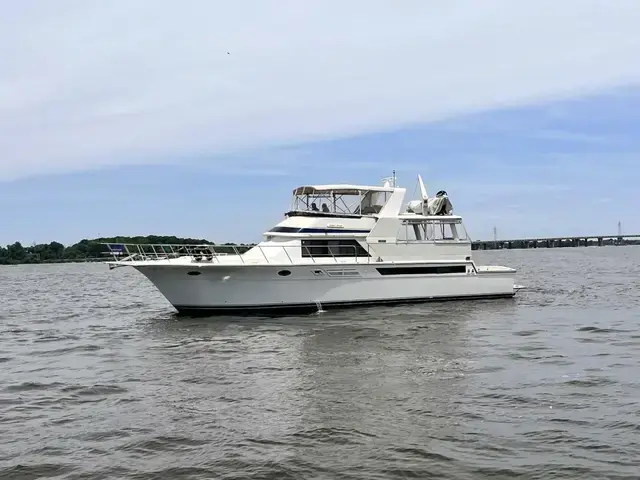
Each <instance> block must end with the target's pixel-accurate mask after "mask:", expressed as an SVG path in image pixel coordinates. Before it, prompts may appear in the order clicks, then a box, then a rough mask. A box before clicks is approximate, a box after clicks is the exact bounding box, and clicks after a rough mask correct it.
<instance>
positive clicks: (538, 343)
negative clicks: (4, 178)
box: [0, 247, 640, 480]
mask: <svg viewBox="0 0 640 480" xmlns="http://www.w3.org/2000/svg"><path fill="white" fill-rule="evenodd" d="M475 253H476V257H478V258H479V259H481V260H482V261H484V262H487V263H494V264H495V263H497V264H505V265H509V266H515V267H517V268H518V269H519V270H520V273H519V278H518V283H521V284H524V285H526V286H527V287H529V288H528V290H527V291H524V292H520V294H519V296H518V297H517V298H516V299H515V300H498V301H475V302H452V303H439V304H438V303H432V304H423V305H411V306H399V307H384V308H362V309H350V310H344V311H335V312H327V313H324V314H320V315H310V316H305V317H288V318H276V319H273V318H271V319H260V318H251V319H243V318H233V317H224V318H214V319H197V320H194V319H186V318H179V317H176V316H175V315H174V313H173V312H174V311H173V309H172V308H171V306H170V305H169V304H168V303H166V301H165V300H164V299H163V297H161V296H160V294H159V293H157V292H156V291H155V290H154V288H153V287H152V285H151V284H149V283H148V282H147V281H146V279H145V278H144V277H143V276H142V275H140V274H138V273H137V272H135V271H134V270H132V269H124V268H123V269H117V270H114V271H109V270H108V269H107V268H106V267H105V266H103V265H97V264H81V265H36V266H16V267H1V266H0V432H1V435H0V478H1V479H5V478H7V479H12V480H19V479H35V478H62V479H81V478H86V479H103V478H121V479H128V478H131V479H156V478H158V479H160V478H168V479H176V480H177V479H187V478H193V479H205V478H206V479H208V478H222V479H274V480H276V479H278V480H281V479H289V478H291V479H334V478H335V479H367V480H375V479H396V478H397V479H401V478H402V479H404V478H420V479H426V478H438V479H474V480H476V479H483V478H505V479H507V478H508V479H514V478H527V479H534V478H539V479H553V478H558V479H572V478H576V479H590V478H598V479H605V478H611V479H632V478H633V479H638V478H640V327H639V324H640V296H639V293H638V292H639V289H640V248H639V247H601V248H598V247H589V248H567V249H548V250H547V249H538V250H512V251H499V252H475Z"/></svg>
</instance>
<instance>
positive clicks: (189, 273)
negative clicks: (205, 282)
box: [187, 271, 202, 277]
mask: <svg viewBox="0 0 640 480" xmlns="http://www.w3.org/2000/svg"><path fill="white" fill-rule="evenodd" d="M201 273H202V272H197V271H192V272H187V275H192V276H194V277H195V276H196V275H200V274H201Z"/></svg>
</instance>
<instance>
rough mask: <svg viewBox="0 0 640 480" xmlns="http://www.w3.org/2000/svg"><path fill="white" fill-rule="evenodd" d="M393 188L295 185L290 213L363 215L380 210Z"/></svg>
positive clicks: (372, 213)
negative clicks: (296, 186)
mask: <svg viewBox="0 0 640 480" xmlns="http://www.w3.org/2000/svg"><path fill="white" fill-rule="evenodd" d="M392 193H393V189H391V188H388V187H359V186H350V185H323V186H304V187H298V188H296V189H295V190H294V191H293V199H292V204H291V211H290V212H289V215H313V216H316V215H317V216H323V215H326V216H362V215H374V214H376V213H379V212H380V210H382V208H383V207H384V206H385V204H386V203H387V201H388V200H389V198H390V197H391V194H392Z"/></svg>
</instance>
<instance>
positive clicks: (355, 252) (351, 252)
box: [301, 238, 370, 257]
mask: <svg viewBox="0 0 640 480" xmlns="http://www.w3.org/2000/svg"><path fill="white" fill-rule="evenodd" d="M301 248H302V252H301V253H302V256H303V257H354V256H356V257H368V256H370V255H369V253H368V252H367V250H366V249H365V248H363V247H362V245H360V243H358V241H357V240H354V239H352V238H351V239H339V238H336V239H331V240H302V246H301Z"/></svg>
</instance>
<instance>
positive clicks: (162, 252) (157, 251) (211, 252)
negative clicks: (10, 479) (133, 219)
mask: <svg viewBox="0 0 640 480" xmlns="http://www.w3.org/2000/svg"><path fill="white" fill-rule="evenodd" d="M104 245H106V246H107V249H108V250H109V251H108V252H107V254H110V255H111V256H112V257H113V261H115V262H118V263H119V264H126V263H130V262H136V261H148V260H171V259H177V258H184V257H191V262H193V263H214V262H215V263H227V262H229V263H231V262H232V261H233V259H236V258H237V259H239V261H240V263H243V264H244V263H247V262H250V263H267V264H270V263H282V260H285V261H286V262H287V263H289V264H295V263H304V262H305V260H307V259H309V260H310V261H311V262H312V263H317V259H324V260H325V261H326V260H327V259H329V260H332V261H333V262H335V263H340V259H346V258H356V259H358V258H367V263H369V262H370V261H371V252H370V248H369V245H367V248H366V250H367V254H368V256H367V257H362V256H358V255H357V253H358V250H357V249H358V247H361V246H356V245H352V244H344V245H341V244H336V245H328V246H327V248H328V254H326V255H322V254H320V255H318V254H315V255H314V254H313V253H312V250H313V248H314V247H312V248H311V249H310V248H309V246H307V245H246V246H245V245H242V246H237V245H211V244H201V245H200V244H193V245H187V244H141V243H104ZM274 248H275V249H278V251H277V252H278V253H280V252H282V253H284V258H282V256H278V257H279V258H278V259H276V258H274V256H271V255H268V253H271V252H273V251H274V250H272V249H274ZM290 248H293V249H295V250H296V251H297V252H300V251H301V250H304V251H305V252H306V254H307V255H305V256H304V257H302V258H300V259H299V260H298V262H296V261H295V260H294V259H296V258H297V257H298V255H294V256H293V258H292V256H291V255H289V252H288V249H290ZM315 248H317V247H315ZM339 248H340V249H344V248H349V249H352V250H353V255H337V254H336V252H337V250H338V249H339ZM253 249H257V251H259V253H260V254H261V256H260V257H258V258H260V261H259V262H252V261H251V260H255V259H256V258H255V257H252V258H247V255H246V254H247V253H248V252H249V251H251V250H253ZM278 253H276V255H277V254H278ZM221 257H223V258H227V259H229V260H228V261H223V260H221ZM320 261H322V260H320Z"/></svg>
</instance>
